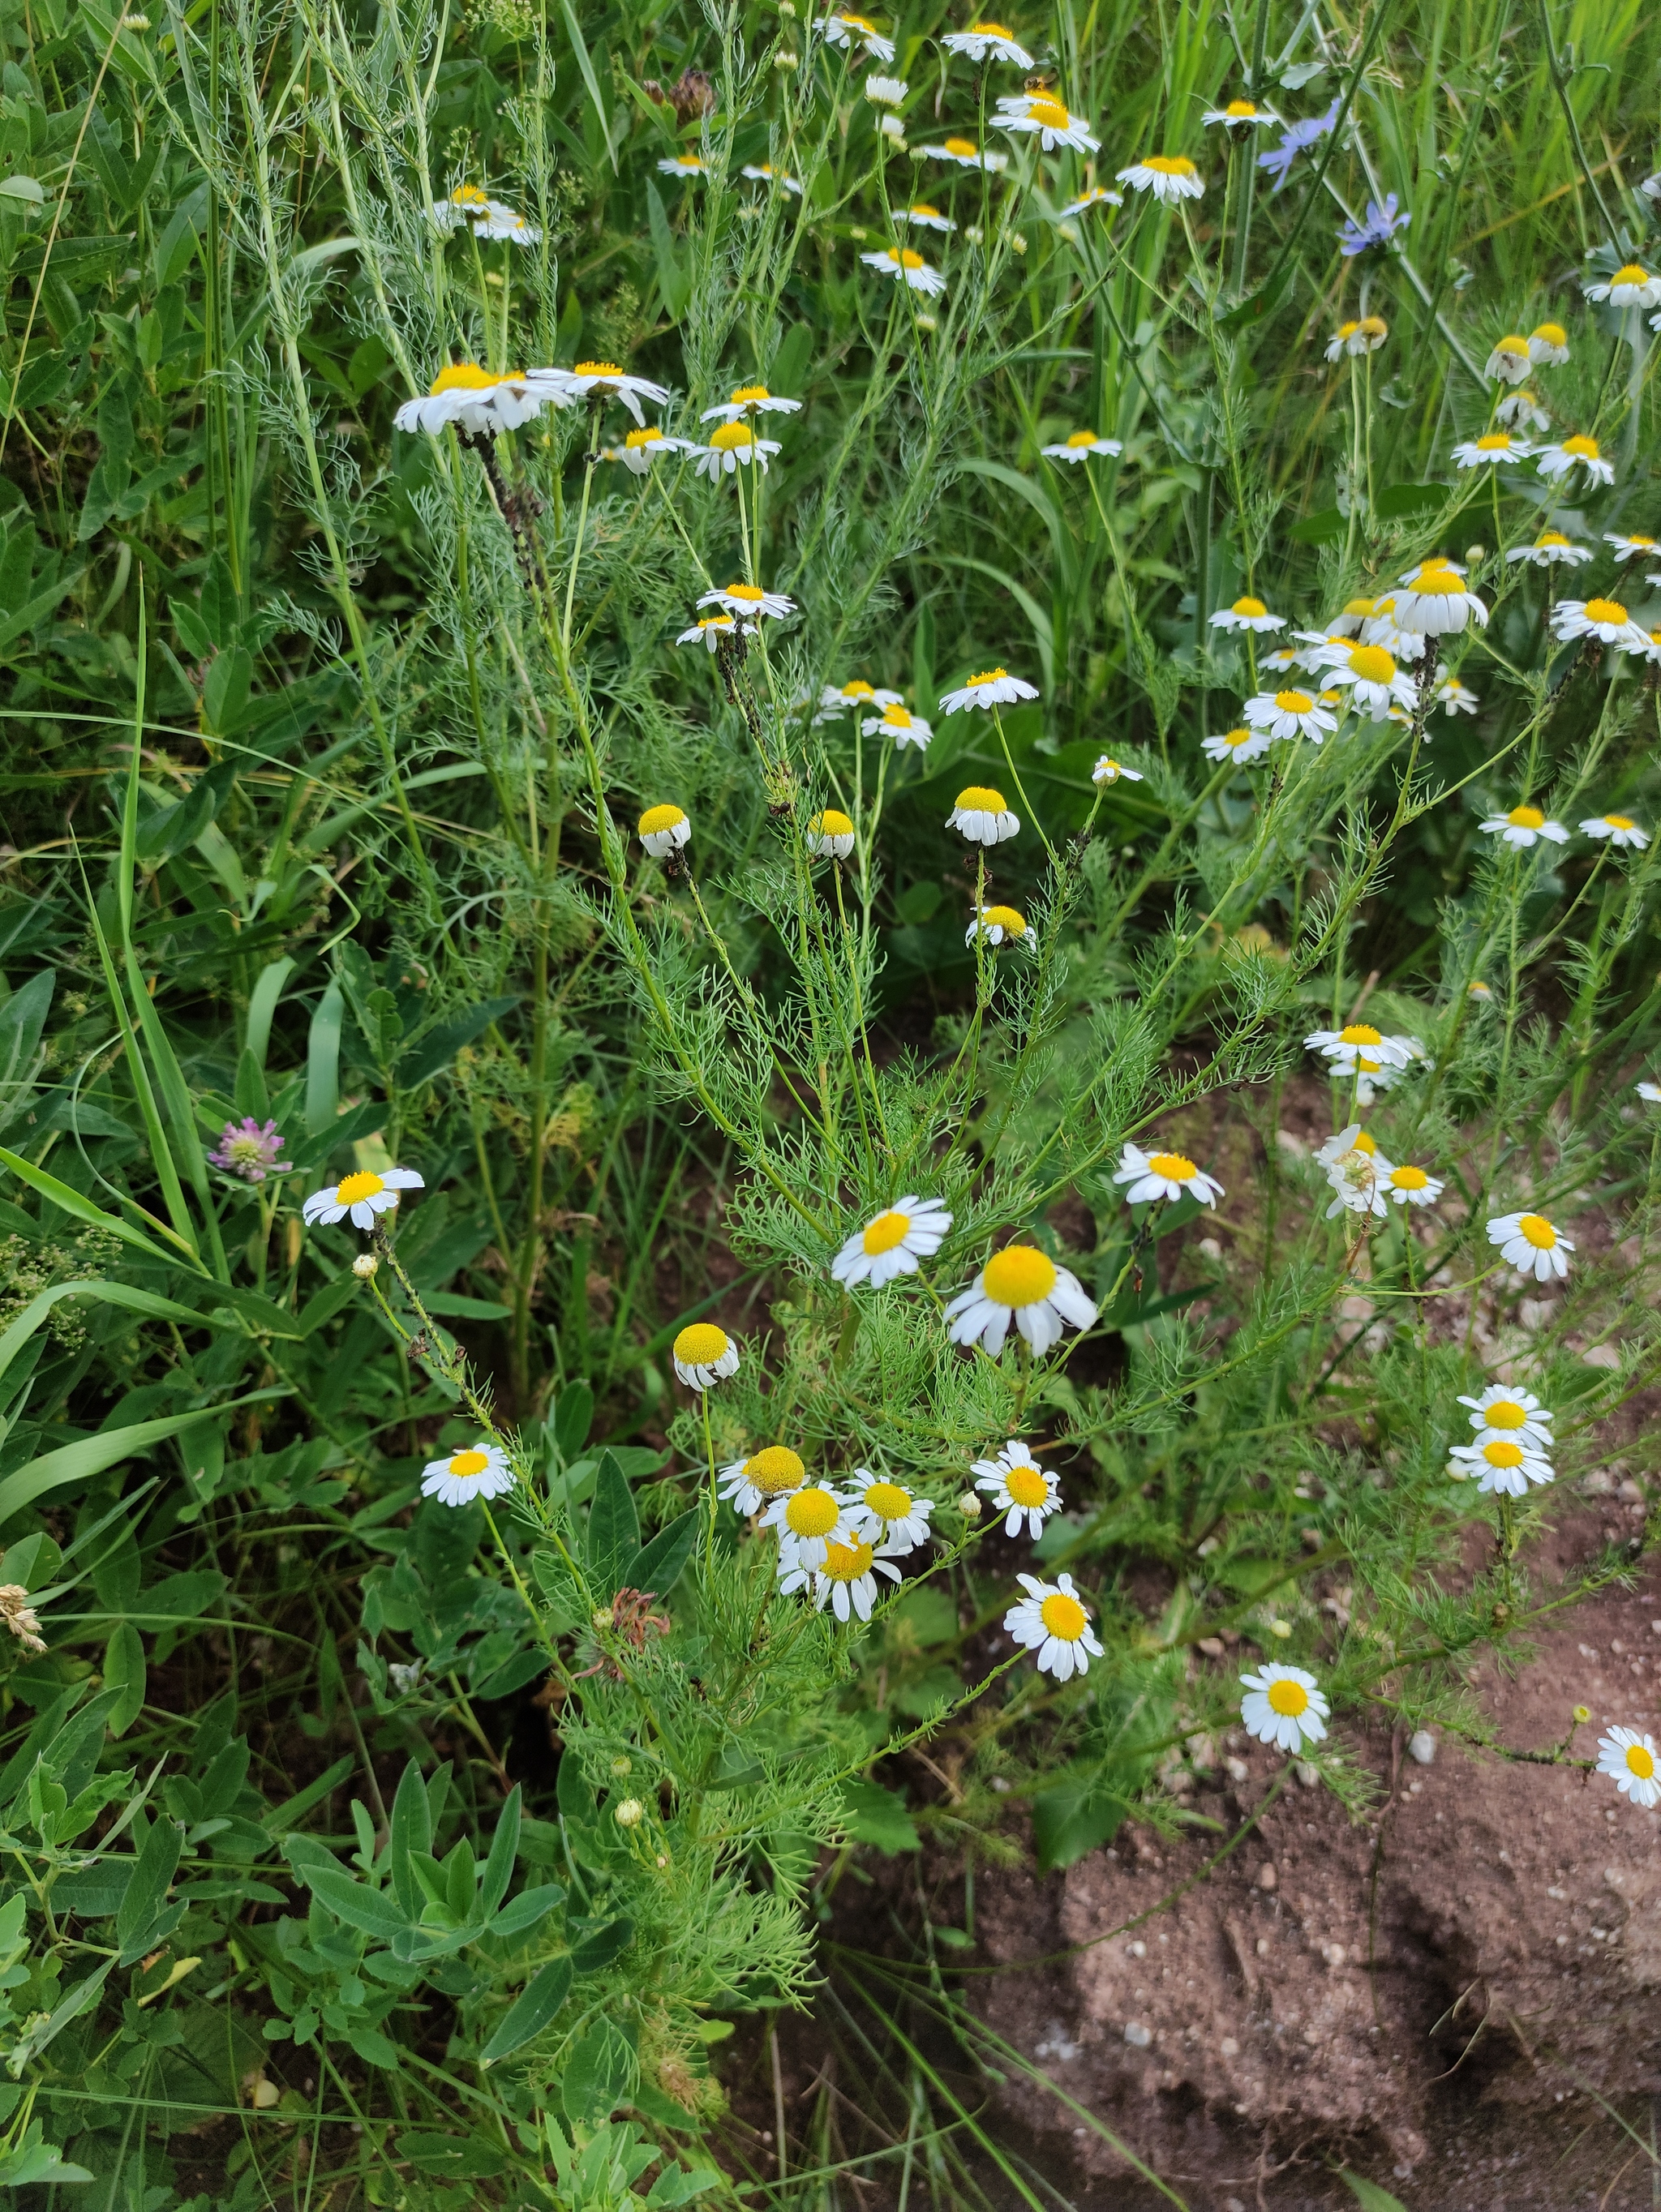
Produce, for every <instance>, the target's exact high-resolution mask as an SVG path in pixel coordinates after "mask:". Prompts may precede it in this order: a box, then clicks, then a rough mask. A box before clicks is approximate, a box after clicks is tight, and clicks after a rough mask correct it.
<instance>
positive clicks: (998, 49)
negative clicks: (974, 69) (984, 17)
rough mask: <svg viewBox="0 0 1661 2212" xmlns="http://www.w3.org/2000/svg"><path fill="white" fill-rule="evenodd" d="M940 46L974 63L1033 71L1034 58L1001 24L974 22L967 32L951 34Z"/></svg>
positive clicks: (949, 32)
mask: <svg viewBox="0 0 1661 2212" xmlns="http://www.w3.org/2000/svg"><path fill="white" fill-rule="evenodd" d="M940 44H941V45H942V46H944V47H945V48H946V52H947V53H949V54H963V55H965V56H966V57H967V58H968V59H969V60H970V61H971V62H983V61H986V60H987V59H989V58H990V59H991V60H993V61H995V62H1013V64H1014V65H1015V67H1016V68H1017V69H1031V66H1032V57H1031V54H1030V53H1028V52H1027V51H1026V48H1025V46H1022V45H1021V44H1020V43H1019V40H1017V38H1016V36H1015V33H1013V31H1010V30H1006V28H1005V27H1004V26H1003V25H1002V24H1001V23H971V24H970V27H969V28H968V29H967V30H966V31H948V32H947V33H946V36H945V37H944V38H943V39H942V40H940Z"/></svg>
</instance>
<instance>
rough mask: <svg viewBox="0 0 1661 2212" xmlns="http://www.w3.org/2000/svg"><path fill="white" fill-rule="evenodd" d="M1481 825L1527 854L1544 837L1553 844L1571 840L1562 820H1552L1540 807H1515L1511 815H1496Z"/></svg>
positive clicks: (1492, 835) (1516, 849)
mask: <svg viewBox="0 0 1661 2212" xmlns="http://www.w3.org/2000/svg"><path fill="white" fill-rule="evenodd" d="M1477 827H1478V828H1479V829H1482V830H1485V831H1486V832H1487V834H1488V836H1490V837H1498V838H1500V840H1501V841H1502V842H1504V843H1505V844H1507V845H1509V846H1511V847H1512V849H1513V850H1514V851H1516V852H1518V853H1526V852H1527V851H1528V850H1529V848H1530V846H1533V845H1536V844H1538V843H1539V842H1540V840H1541V839H1542V837H1543V838H1544V839H1545V841H1546V842H1547V843H1548V844H1550V845H1567V843H1568V842H1569V833H1568V831H1567V829H1565V828H1564V827H1563V825H1562V823H1561V822H1548V820H1547V818H1546V817H1545V815H1544V814H1543V813H1542V811H1541V810H1540V809H1539V807H1537V806H1513V807H1512V810H1511V811H1510V813H1509V814H1492V815H1490V816H1489V817H1488V820H1487V821H1486V822H1482V823H1478V824H1477Z"/></svg>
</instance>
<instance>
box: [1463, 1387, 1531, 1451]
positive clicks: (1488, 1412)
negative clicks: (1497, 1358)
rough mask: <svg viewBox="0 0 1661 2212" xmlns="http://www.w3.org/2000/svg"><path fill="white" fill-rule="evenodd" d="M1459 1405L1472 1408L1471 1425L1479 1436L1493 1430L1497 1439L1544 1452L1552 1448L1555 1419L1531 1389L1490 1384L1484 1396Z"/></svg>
mask: <svg viewBox="0 0 1661 2212" xmlns="http://www.w3.org/2000/svg"><path fill="white" fill-rule="evenodd" d="M1459 1403H1460V1404H1461V1405H1462V1406H1468V1407H1469V1408H1470V1425H1471V1426H1472V1428H1474V1429H1475V1431H1476V1432H1477V1434H1478V1436H1479V1437H1480V1436H1481V1435H1482V1433H1483V1431H1492V1432H1493V1434H1494V1435H1495V1436H1504V1437H1515V1438H1516V1439H1517V1441H1518V1443H1522V1444H1531V1445H1532V1446H1533V1447H1534V1448H1535V1449H1536V1450H1537V1451H1540V1452H1542V1453H1544V1452H1548V1451H1549V1450H1550V1449H1551V1448H1552V1434H1551V1425H1552V1422H1553V1420H1554V1419H1555V1415H1554V1414H1553V1413H1552V1412H1551V1409H1550V1408H1549V1407H1547V1406H1542V1404H1541V1403H1540V1401H1539V1400H1538V1399H1537V1398H1536V1396H1535V1395H1534V1393H1533V1392H1532V1391H1531V1390H1514V1389H1512V1387H1511V1385H1510V1384H1509V1383H1489V1385H1488V1389H1486V1390H1484V1391H1483V1392H1482V1394H1481V1395H1480V1396H1478V1397H1475V1398H1461V1399H1460V1401H1459Z"/></svg>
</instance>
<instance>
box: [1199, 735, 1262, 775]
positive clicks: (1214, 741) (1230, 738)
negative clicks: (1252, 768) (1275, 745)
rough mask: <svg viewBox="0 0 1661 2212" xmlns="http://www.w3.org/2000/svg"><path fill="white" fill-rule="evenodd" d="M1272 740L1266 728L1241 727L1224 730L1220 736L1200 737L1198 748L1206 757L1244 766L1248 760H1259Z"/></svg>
mask: <svg viewBox="0 0 1661 2212" xmlns="http://www.w3.org/2000/svg"><path fill="white" fill-rule="evenodd" d="M1271 743H1272V740H1271V738H1270V737H1269V732H1268V731H1267V730H1252V729H1247V728H1245V727H1244V726H1243V727H1241V728H1239V729H1237V730H1225V731H1224V732H1222V733H1221V735H1220V737H1214V738H1202V739H1201V740H1200V750H1201V751H1202V753H1204V754H1205V755H1206V756H1207V757H1208V759H1211V760H1214V761H1236V762H1238V763H1239V764H1240V765H1241V766H1242V767H1244V764H1245V763H1247V762H1248V761H1255V760H1261V759H1262V757H1263V755H1264V754H1265V753H1266V752H1267V751H1268V750H1269V745H1270V744H1271Z"/></svg>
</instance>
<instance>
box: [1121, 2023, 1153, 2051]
mask: <svg viewBox="0 0 1661 2212" xmlns="http://www.w3.org/2000/svg"><path fill="white" fill-rule="evenodd" d="M1124 2039H1125V2041H1126V2042H1127V2043H1128V2044H1129V2045H1131V2046H1132V2047H1133V2049H1135V2050H1137V2051H1146V2050H1147V2047H1148V2045H1149V2044H1151V2043H1152V2042H1153V2029H1152V2028H1151V2027H1143V2026H1142V2023H1141V2021H1139V2020H1128V2021H1126V2022H1125V2024H1124Z"/></svg>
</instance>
